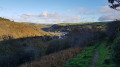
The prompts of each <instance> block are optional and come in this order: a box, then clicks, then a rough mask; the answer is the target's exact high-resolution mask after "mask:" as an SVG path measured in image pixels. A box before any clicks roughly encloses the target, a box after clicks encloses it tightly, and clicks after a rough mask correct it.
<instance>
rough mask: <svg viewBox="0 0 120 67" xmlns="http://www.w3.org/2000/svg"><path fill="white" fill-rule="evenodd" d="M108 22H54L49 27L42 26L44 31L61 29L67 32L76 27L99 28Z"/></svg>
mask: <svg viewBox="0 0 120 67" xmlns="http://www.w3.org/2000/svg"><path fill="white" fill-rule="evenodd" d="M107 23H109V22H90V23H60V24H54V25H52V26H51V27H49V28H42V29H43V30H45V31H52V32H55V31H57V32H58V31H61V32H68V31H71V30H72V29H73V28H76V27H82V28H83V27H84V28H86V27H92V26H94V27H99V28H105V26H106V24H107Z"/></svg>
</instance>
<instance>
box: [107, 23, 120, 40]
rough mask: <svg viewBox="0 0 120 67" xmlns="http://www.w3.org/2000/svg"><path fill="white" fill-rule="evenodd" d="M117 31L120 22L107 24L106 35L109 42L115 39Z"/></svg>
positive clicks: (119, 27)
mask: <svg viewBox="0 0 120 67" xmlns="http://www.w3.org/2000/svg"><path fill="white" fill-rule="evenodd" d="M119 29H120V21H114V22H110V23H108V24H107V27H106V34H107V35H108V37H109V38H110V40H114V39H115V38H116V37H117V35H118V32H119Z"/></svg>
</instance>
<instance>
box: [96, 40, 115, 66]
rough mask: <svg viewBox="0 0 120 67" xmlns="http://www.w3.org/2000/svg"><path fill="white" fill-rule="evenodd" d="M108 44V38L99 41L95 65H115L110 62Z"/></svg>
mask: <svg viewBox="0 0 120 67" xmlns="http://www.w3.org/2000/svg"><path fill="white" fill-rule="evenodd" d="M106 45H108V39H105V40H104V41H101V44H100V46H99V47H98V55H99V58H98V61H97V62H96V64H95V65H96V66H95V67H115V66H114V64H112V63H111V61H110V58H111V51H112V50H111V49H110V48H109V47H110V45H109V46H106Z"/></svg>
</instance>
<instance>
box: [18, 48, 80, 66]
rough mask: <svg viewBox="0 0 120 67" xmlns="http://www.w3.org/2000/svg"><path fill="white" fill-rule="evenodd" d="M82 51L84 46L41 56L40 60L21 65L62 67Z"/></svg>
mask: <svg viewBox="0 0 120 67" xmlns="http://www.w3.org/2000/svg"><path fill="white" fill-rule="evenodd" d="M81 51H82V48H70V49H67V50H63V51H60V52H58V53H53V54H50V55H48V56H44V57H41V59H39V60H36V61H33V62H31V63H26V64H23V65H21V66H20V67H60V66H62V65H64V63H65V62H66V61H67V60H69V59H70V58H74V57H76V56H77V54H79V53H81Z"/></svg>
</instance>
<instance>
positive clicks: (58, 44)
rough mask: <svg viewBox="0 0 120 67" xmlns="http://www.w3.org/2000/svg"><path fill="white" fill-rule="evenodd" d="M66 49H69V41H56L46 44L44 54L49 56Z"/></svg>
mask: <svg viewBox="0 0 120 67" xmlns="http://www.w3.org/2000/svg"><path fill="white" fill-rule="evenodd" d="M67 48H70V45H69V41H68V40H67V39H56V40H52V41H50V42H49V43H48V47H47V51H46V53H47V54H50V53H54V52H57V51H60V50H64V49H67Z"/></svg>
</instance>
